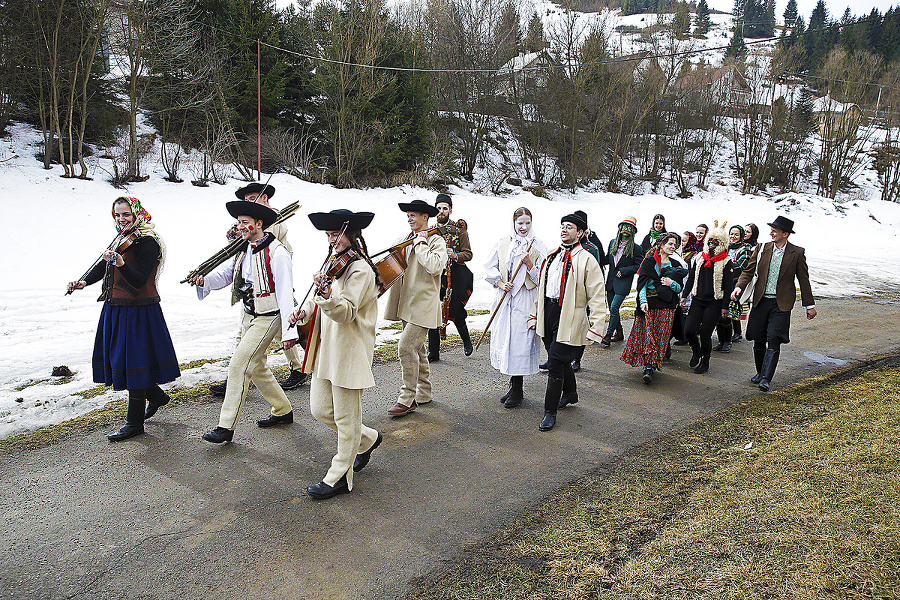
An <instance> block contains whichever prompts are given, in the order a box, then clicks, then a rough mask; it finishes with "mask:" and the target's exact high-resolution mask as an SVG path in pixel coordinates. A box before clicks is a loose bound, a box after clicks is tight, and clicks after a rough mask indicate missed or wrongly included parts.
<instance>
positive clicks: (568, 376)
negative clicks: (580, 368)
mask: <svg viewBox="0 0 900 600" xmlns="http://www.w3.org/2000/svg"><path fill="white" fill-rule="evenodd" d="M567 404H578V385H577V384H576V383H575V370H574V369H572V365H566V370H565V371H563V386H562V396H561V397H560V399H559V407H560V408H563V407H564V406H566V405H567Z"/></svg>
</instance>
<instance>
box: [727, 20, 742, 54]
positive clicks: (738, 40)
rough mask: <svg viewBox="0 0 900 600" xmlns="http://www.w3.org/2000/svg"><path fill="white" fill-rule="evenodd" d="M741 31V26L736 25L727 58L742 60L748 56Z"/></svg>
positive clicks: (729, 43)
mask: <svg viewBox="0 0 900 600" xmlns="http://www.w3.org/2000/svg"><path fill="white" fill-rule="evenodd" d="M741 29H742V26H741V25H740V24H737V25H735V27H734V33H733V34H732V35H731V41H730V42H728V48H726V49H725V58H742V57H743V56H744V54H746V52H747V46H746V45H745V44H744V35H743V33H741Z"/></svg>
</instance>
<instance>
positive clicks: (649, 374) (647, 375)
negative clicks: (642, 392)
mask: <svg viewBox="0 0 900 600" xmlns="http://www.w3.org/2000/svg"><path fill="white" fill-rule="evenodd" d="M642 379H643V380H644V383H646V384H647V385H650V384H651V383H653V369H651V368H649V367H645V368H644V375H643V376H642Z"/></svg>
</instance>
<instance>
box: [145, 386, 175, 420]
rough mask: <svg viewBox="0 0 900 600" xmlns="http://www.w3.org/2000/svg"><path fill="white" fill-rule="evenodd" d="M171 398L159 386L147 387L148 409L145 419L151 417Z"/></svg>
mask: <svg viewBox="0 0 900 600" xmlns="http://www.w3.org/2000/svg"><path fill="white" fill-rule="evenodd" d="M169 400H171V398H170V397H169V395H168V394H167V393H165V392H164V391H162V390H161V389H160V388H159V386H153V387H149V388H147V410H146V411H144V419H145V420H146V419H149V418H150V417H152V416H153V415H155V414H156V411H158V410H159V407H160V406H165V405H166V404H168V403H169Z"/></svg>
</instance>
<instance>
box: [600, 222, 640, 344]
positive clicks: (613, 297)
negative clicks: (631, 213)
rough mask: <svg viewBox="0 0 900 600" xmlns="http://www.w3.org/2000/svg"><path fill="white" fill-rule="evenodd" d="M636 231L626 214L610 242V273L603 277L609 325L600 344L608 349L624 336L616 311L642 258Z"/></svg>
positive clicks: (619, 307) (635, 223)
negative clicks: (604, 279)
mask: <svg viewBox="0 0 900 600" xmlns="http://www.w3.org/2000/svg"><path fill="white" fill-rule="evenodd" d="M636 233H637V219H635V218H634V217H625V218H624V219H622V222H621V223H619V233H618V235H616V237H615V239H613V240H611V241H610V242H609V246H608V248H607V250H608V252H609V254H608V255H607V260H608V261H609V274H608V275H607V278H606V303H607V305H608V306H609V326H608V327H607V329H606V335H604V336H603V340H602V341H601V343H600V345H601V346H603V347H604V348H609V346H610V343H611V342H621V341H622V340H624V339H625V334H624V332H623V330H622V318H621V316H620V314H619V310H620V309H621V307H622V303H623V302H624V301H625V298H626V297H627V296H628V294H630V293H631V284H632V283H634V276H635V275H636V274H637V272H638V269H639V268H640V266H641V261H642V260H643V259H644V250H643V248H642V247H641V246H640V245H638V244H637V243H636V242H635V241H634V236H635V234H636Z"/></svg>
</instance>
